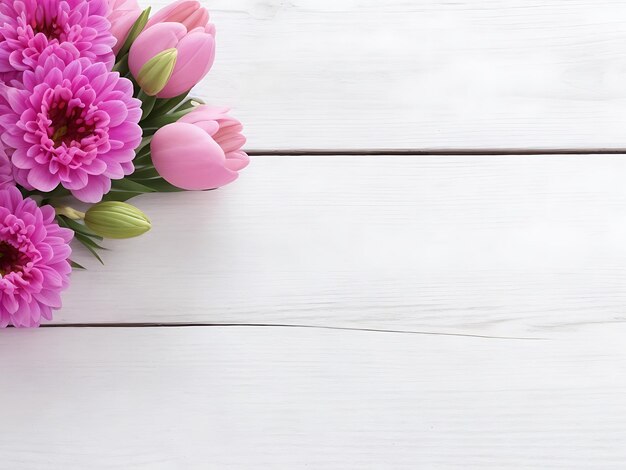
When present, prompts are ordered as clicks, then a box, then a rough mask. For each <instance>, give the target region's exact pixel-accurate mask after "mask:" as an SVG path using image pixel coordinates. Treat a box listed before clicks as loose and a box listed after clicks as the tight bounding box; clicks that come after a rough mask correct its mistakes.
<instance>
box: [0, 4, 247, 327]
mask: <svg viewBox="0 0 626 470" xmlns="http://www.w3.org/2000/svg"><path fill="white" fill-rule="evenodd" d="M214 57H215V28H214V26H213V25H212V24H210V23H209V14H208V12H207V11H206V10H205V9H204V8H202V7H201V5H200V4H199V2H197V1H195V0H178V1H176V2H175V3H173V4H171V5H170V6H168V7H166V8H164V9H163V10H161V11H159V12H157V13H156V14H155V15H154V16H152V17H150V9H149V8H148V9H147V10H143V11H142V10H141V9H140V7H139V5H138V4H137V1H136V0H43V1H42V0H2V3H0V327H6V326H9V325H12V326H15V327H33V326H38V325H39V324H40V323H41V322H42V321H43V320H51V319H52V312H53V311H54V310H56V309H59V308H60V307H61V293H62V292H63V291H64V290H65V289H66V288H67V287H68V285H69V277H70V274H71V271H72V269H80V268H82V266H80V265H78V264H77V263H75V262H73V261H72V260H71V258H70V256H71V248H70V242H72V240H74V242H75V243H81V244H82V245H84V246H85V247H86V248H87V250H89V251H90V252H91V253H93V254H94V255H95V256H96V257H97V258H98V259H99V260H100V261H102V260H101V259H100V256H99V254H98V251H99V250H100V249H101V248H102V247H101V244H100V243H101V241H102V240H103V238H129V237H134V236H138V235H141V234H142V233H144V232H146V231H147V230H149V229H150V222H149V220H148V218H147V217H146V216H145V215H144V214H143V213H142V212H141V211H140V210H139V209H137V208H135V207H133V206H132V205H130V204H128V203H127V202H126V201H127V200H129V199H131V198H132V197H134V196H137V195H139V194H144V193H153V192H172V191H180V190H206V189H215V188H218V187H221V186H224V185H226V184H228V183H230V182H232V181H234V180H235V179H236V178H237V176H238V171H239V170H241V169H243V168H244V167H245V166H246V165H247V164H248V163H249V159H248V156H247V155H246V154H245V153H244V152H243V151H242V150H241V148H242V146H243V144H244V143H245V138H244V137H243V135H242V134H241V131H242V126H241V124H240V123H239V122H238V121H237V120H235V119H233V118H231V117H229V116H228V114H227V112H228V110H227V109H224V108H216V107H211V106H207V105H205V104H204V103H202V102H201V101H200V100H198V99H195V98H191V97H189V95H188V94H189V92H190V90H191V89H192V87H193V86H194V85H196V84H197V83H198V82H199V81H200V80H202V78H203V77H204V76H205V75H206V74H207V73H208V72H209V70H210V69H211V66H212V65H213V59H214ZM79 209H80V210H79ZM83 211H84V212H83Z"/></svg>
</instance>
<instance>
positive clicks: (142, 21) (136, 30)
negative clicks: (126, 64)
mask: <svg viewBox="0 0 626 470" xmlns="http://www.w3.org/2000/svg"><path fill="white" fill-rule="evenodd" d="M150 10H151V8H150V7H148V8H146V9H145V10H144V11H143V12H141V15H139V18H137V21H135V24H133V26H132V28H130V31H129V32H128V36H127V37H126V41H124V45H123V46H122V48H121V49H120V51H119V52H118V53H117V57H116V59H117V60H118V61H119V59H120V58H122V57H124V56H125V55H126V54H127V53H128V51H129V50H130V46H131V45H132V44H133V42H135V39H137V36H139V35H140V34H141V32H142V31H143V30H144V28H145V27H146V23H148V18H149V17H150Z"/></svg>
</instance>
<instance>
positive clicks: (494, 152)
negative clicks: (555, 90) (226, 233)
mask: <svg viewBox="0 0 626 470" xmlns="http://www.w3.org/2000/svg"><path fill="white" fill-rule="evenodd" d="M246 152H247V153H248V154H249V155H250V156H253V157H271V156H285V157H290V156H293V157H304V156H306V157H315V156H481V155H488V156H515V155H620V154H626V149H437V150H419V149H386V150H385V149H381V150H371V149H350V150H306V149H303V150H247V151H246Z"/></svg>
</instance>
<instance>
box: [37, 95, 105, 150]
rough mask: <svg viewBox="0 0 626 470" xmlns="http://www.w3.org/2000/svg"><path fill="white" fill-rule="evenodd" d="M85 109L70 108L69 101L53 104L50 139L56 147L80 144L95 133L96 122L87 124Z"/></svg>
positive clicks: (50, 115)
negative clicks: (74, 143)
mask: <svg viewBox="0 0 626 470" xmlns="http://www.w3.org/2000/svg"><path fill="white" fill-rule="evenodd" d="M83 115H84V108H79V107H73V108H70V107H69V106H68V103H67V101H58V102H54V103H53V104H52V107H51V109H50V111H49V114H48V117H49V119H50V121H52V124H51V125H50V131H51V133H52V135H51V136H50V138H51V139H52V141H53V142H54V145H55V147H59V146H61V145H62V144H66V145H68V146H69V145H70V144H71V143H72V142H73V141H75V142H80V141H81V140H82V139H83V138H85V137H88V136H89V135H91V134H92V133H93V130H94V128H95V123H94V122H86V121H85V119H84V116H83Z"/></svg>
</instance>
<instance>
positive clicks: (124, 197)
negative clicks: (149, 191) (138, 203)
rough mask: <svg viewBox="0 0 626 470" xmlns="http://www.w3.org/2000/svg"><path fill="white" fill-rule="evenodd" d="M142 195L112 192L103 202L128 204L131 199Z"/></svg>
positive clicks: (105, 196)
mask: <svg viewBox="0 0 626 470" xmlns="http://www.w3.org/2000/svg"><path fill="white" fill-rule="evenodd" d="M141 194H142V193H135V192H131V191H110V192H109V193H107V194H105V195H104V197H103V198H102V200H103V201H119V202H126V201H128V200H129V199H132V198H134V197H137V196H140V195H141Z"/></svg>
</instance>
